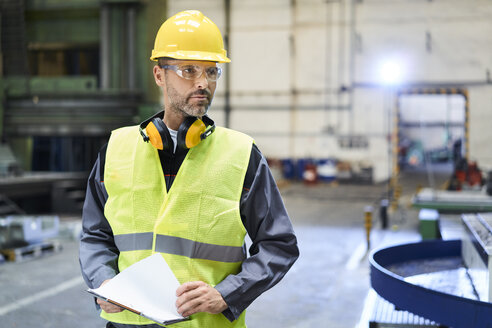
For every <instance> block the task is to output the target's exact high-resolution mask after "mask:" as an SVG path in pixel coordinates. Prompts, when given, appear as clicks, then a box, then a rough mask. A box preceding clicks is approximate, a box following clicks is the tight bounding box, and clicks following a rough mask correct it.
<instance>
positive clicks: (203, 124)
mask: <svg viewBox="0 0 492 328" xmlns="http://www.w3.org/2000/svg"><path fill="white" fill-rule="evenodd" d="M160 116H162V112H160V113H157V114H156V115H154V116H152V117H151V118H149V119H147V120H145V121H143V122H142V123H141V124H140V128H139V130H140V134H141V135H142V138H143V140H144V141H145V142H150V143H151V144H152V145H153V146H154V147H155V148H157V149H160V150H167V149H174V143H173V140H172V138H171V134H170V133H169V130H168V128H167V126H166V124H164V122H163V121H162V119H161V118H160ZM214 130H215V123H214V121H212V119H211V118H209V117H208V116H203V117H202V119H198V118H196V117H192V116H189V117H186V118H185V120H184V121H183V123H181V125H180V127H179V129H178V136H177V144H178V147H180V148H184V149H189V148H192V147H195V146H196V145H198V144H199V143H200V142H201V141H202V140H203V139H205V138H207V137H208V136H209V135H211V134H212V132H214Z"/></svg>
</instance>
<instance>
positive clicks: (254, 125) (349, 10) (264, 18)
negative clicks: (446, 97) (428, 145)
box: [168, 0, 492, 181]
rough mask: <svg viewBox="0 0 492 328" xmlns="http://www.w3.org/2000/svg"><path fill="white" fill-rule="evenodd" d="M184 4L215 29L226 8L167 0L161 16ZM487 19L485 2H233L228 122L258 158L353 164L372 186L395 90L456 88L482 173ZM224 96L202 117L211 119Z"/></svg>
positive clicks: (487, 99) (489, 10) (384, 149)
mask: <svg viewBox="0 0 492 328" xmlns="http://www.w3.org/2000/svg"><path fill="white" fill-rule="evenodd" d="M190 8H196V9H199V10H202V11H203V12H204V13H205V14H206V15H208V16H209V17H210V18H211V19H213V20H214V21H215V22H216V23H217V24H218V25H219V28H220V29H221V30H222V31H224V28H225V25H224V24H225V13H224V1H221V0H210V1H206V2H202V1H201V2H196V1H176V0H170V1H168V14H169V15H171V14H173V13H175V12H178V11H180V10H184V9H190ZM490 17H492V3H491V2H490V1H486V0H471V1H465V2H463V1H458V0H449V1H424V0H421V1H414V0H392V1H389V0H364V1H344V0H340V1H324V0H297V1H290V0H271V1H267V2H265V1H260V0H248V1H235V0H233V1H231V36H230V45H229V49H228V51H229V55H230V57H231V59H232V63H231V64H228V66H226V69H229V70H230V71H231V79H232V80H231V104H232V112H231V119H230V126H231V127H232V128H234V129H237V130H240V131H243V132H246V133H248V134H250V135H251V136H253V137H254V138H255V140H256V142H257V144H258V145H259V147H260V149H261V150H262V151H263V153H265V155H267V156H268V157H275V158H294V159H296V158H318V159H319V158H329V157H331V158H336V159H339V160H345V161H350V162H352V163H356V162H359V163H361V162H363V163H364V165H370V166H372V167H373V169H374V171H373V180H374V181H382V180H385V179H386V178H388V176H389V174H390V173H391V167H390V166H391V145H390V144H389V142H390V140H391V138H390V136H391V133H392V131H393V126H394V124H393V115H394V111H393V109H394V104H395V101H396V97H397V96H396V95H397V91H398V88H403V87H431V88H444V87H449V86H460V87H463V88H465V89H467V90H468V91H469V96H470V113H469V115H470V116H469V118H470V140H469V147H470V149H469V150H470V159H472V160H478V162H479V165H481V166H483V167H492V158H491V157H492V151H491V150H490V147H488V146H487V140H491V139H490V137H492V135H489V134H492V132H490V131H491V130H490V129H488V128H487V127H486V125H487V123H486V122H492V120H491V119H492V117H491V115H492V108H491V107H492V96H491V92H490V91H491V87H492V85H490V84H487V79H488V82H489V83H490V69H491V68H492V57H491V56H490V53H491V51H492V33H490V32H492V20H490ZM471 23H473V24H471ZM389 60H391V61H393V62H396V63H398V65H401V66H400V67H401V78H402V80H401V81H400V82H401V84H400V85H392V86H389V85H385V84H384V83H383V81H382V80H381V75H380V71H381V65H383V64H384V63H385V62H387V61H389ZM223 91H224V89H223V86H220V85H219V88H218V91H217V96H216V99H215V100H214V104H213V106H212V109H211V112H210V114H211V115H212V116H213V117H214V118H215V119H216V121H217V122H218V124H224V114H223V110H222V106H223V103H224V102H223Z"/></svg>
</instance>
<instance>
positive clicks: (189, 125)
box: [178, 116, 215, 149]
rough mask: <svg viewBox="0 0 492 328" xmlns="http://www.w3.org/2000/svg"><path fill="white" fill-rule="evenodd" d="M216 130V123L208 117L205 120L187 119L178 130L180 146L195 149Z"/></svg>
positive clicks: (204, 117)
mask: <svg viewBox="0 0 492 328" xmlns="http://www.w3.org/2000/svg"><path fill="white" fill-rule="evenodd" d="M214 130H215V123H214V121H212V120H211V119H210V118H209V117H208V116H203V120H200V119H198V118H196V117H192V116H190V117H187V118H185V120H184V121H183V123H182V124H181V126H180V127H179V130H178V146H180V147H182V148H185V149H189V148H192V147H195V146H196V145H198V144H199V143H200V141H202V140H203V139H205V138H207V137H208V136H209V135H210V134H212V132H214Z"/></svg>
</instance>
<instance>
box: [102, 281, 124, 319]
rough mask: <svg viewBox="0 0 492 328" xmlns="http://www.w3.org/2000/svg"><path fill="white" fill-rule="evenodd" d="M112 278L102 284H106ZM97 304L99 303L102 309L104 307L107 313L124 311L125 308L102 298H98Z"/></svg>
mask: <svg viewBox="0 0 492 328" xmlns="http://www.w3.org/2000/svg"><path fill="white" fill-rule="evenodd" d="M110 280H111V279H107V280H104V281H103V282H102V284H101V286H102V285H104V284H105V283H107V282H108V281H110ZM97 304H99V306H100V307H101V309H103V310H104V312H106V313H118V312H121V311H123V309H122V308H120V307H119V306H117V305H114V304H112V303H109V302H106V301H103V300H102V299H100V298H98V299H97Z"/></svg>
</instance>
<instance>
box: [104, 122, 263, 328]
mask: <svg viewBox="0 0 492 328" xmlns="http://www.w3.org/2000/svg"><path fill="white" fill-rule="evenodd" d="M252 144H253V140H252V139H251V138H250V137H249V136H246V135H244V134H242V133H240V132H237V131H233V130H229V129H225V128H221V127H217V128H216V129H215V132H214V133H213V134H212V135H211V136H209V137H208V138H207V139H205V140H204V141H202V142H201V143H199V144H198V145H197V146H195V147H193V148H192V149H190V150H189V151H188V154H187V155H186V157H185V159H184V161H183V163H182V165H181V167H180V168H179V171H178V173H177V175H176V177H175V180H174V182H173V184H172V186H171V189H170V190H169V193H168V192H167V191H166V185H165V179H164V176H163V170H162V166H161V162H160V158H159V154H158V151H157V149H155V148H154V147H153V146H152V145H151V144H150V143H145V142H144V141H143V140H142V137H141V136H140V134H139V130H138V127H135V126H134V127H125V128H121V129H117V130H115V131H113V132H112V135H111V138H110V140H109V143H108V148H107V152H106V163H105V169H104V184H105V187H106V190H107V192H108V200H107V202H106V205H105V208H104V214H105V216H106V218H107V219H108V222H109V223H110V225H111V228H112V230H113V234H114V236H115V241H117V240H119V239H117V238H119V237H127V236H130V237H132V236H135V235H140V236H151V238H152V244H151V248H150V249H142V248H145V247H142V245H139V243H138V242H137V241H135V242H134V243H133V245H132V243H131V242H129V243H128V240H130V241H131V240H132V239H131V238H130V239H126V240H127V242H126V245H125V248H124V247H122V248H121V249H120V256H119V260H118V266H119V270H120V272H121V271H122V270H124V269H125V268H127V267H128V266H130V265H132V264H133V263H135V262H137V261H139V260H141V259H143V258H145V257H147V256H149V255H151V254H153V253H155V252H159V245H158V244H159V240H160V238H162V237H166V238H167V239H166V241H167V240H174V239H177V240H180V241H185V242H187V243H188V242H191V243H193V245H195V244H197V245H199V246H200V245H205V246H211V247H212V250H215V249H217V247H218V248H219V250H221V249H222V248H224V249H229V248H232V249H235V250H237V249H240V248H241V249H242V250H245V248H244V247H243V245H244V237H245V234H246V230H245V228H244V226H243V224H242V221H241V217H240V213H239V201H240V197H241V192H242V188H243V183H244V177H245V174H246V170H247V167H248V163H249V157H250V154H251V146H252ZM201 243H203V244H201ZM117 246H118V243H117ZM133 246H134V247H133ZM164 246H167V245H164ZM118 247H119V248H120V246H118ZM122 249H123V250H122ZM212 253H213V252H212ZM244 253H245V252H244ZM161 254H162V255H163V257H164V258H165V260H166V262H167V263H168V264H169V266H170V268H171V269H172V271H173V272H174V274H175V276H176V277H177V279H178V280H179V282H180V283H185V282H188V281H197V280H200V281H204V282H206V283H208V284H210V285H211V286H215V285H217V284H218V283H219V282H221V281H222V280H223V279H224V278H226V277H227V276H228V275H229V274H236V273H238V272H239V271H240V269H241V263H242V259H237V256H236V257H232V258H230V259H229V260H227V259H226V260H224V261H221V260H217V259H215V258H214V259H209V258H207V256H202V255H198V256H199V257H201V258H196V257H194V256H195V255H193V256H191V257H189V256H183V255H178V254H175V253H174V252H173V251H170V252H168V251H163V252H161ZM214 256H215V254H212V257H214ZM203 257H205V258H203ZM219 257H220V256H219ZM226 258H227V257H226ZM101 317H103V318H105V319H106V320H109V321H112V322H117V323H123V324H134V325H144V324H152V323H154V322H152V321H150V320H148V319H146V318H143V317H141V316H138V315H136V314H134V313H131V312H129V311H127V310H124V311H122V312H120V313H114V314H109V313H105V312H104V311H102V312H101ZM244 318H245V313H244V312H243V313H242V314H241V316H240V317H239V318H238V319H237V320H235V321H234V322H232V323H231V322H229V320H227V319H226V318H225V317H224V316H223V315H222V314H209V313H197V314H195V315H192V316H191V320H189V321H184V322H181V323H177V324H173V325H172V327H173V328H174V327H175V328H194V327H202V328H203V327H210V328H212V327H214V328H215V327H234V328H239V327H246V325H245V320H244Z"/></svg>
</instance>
